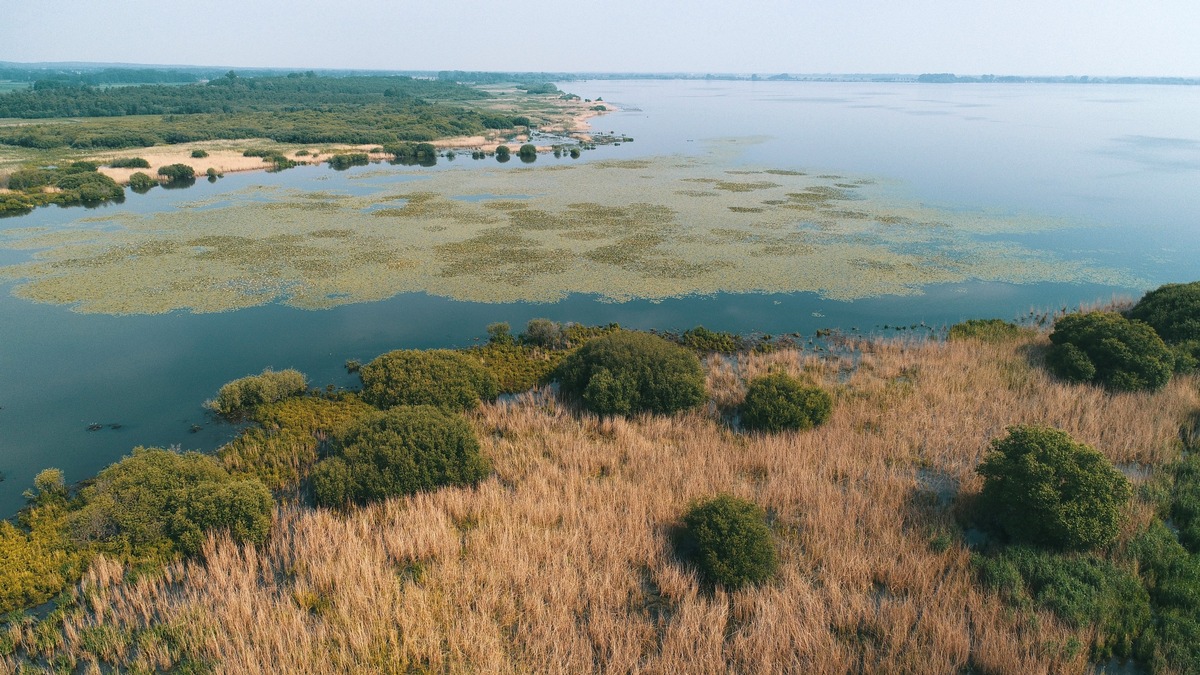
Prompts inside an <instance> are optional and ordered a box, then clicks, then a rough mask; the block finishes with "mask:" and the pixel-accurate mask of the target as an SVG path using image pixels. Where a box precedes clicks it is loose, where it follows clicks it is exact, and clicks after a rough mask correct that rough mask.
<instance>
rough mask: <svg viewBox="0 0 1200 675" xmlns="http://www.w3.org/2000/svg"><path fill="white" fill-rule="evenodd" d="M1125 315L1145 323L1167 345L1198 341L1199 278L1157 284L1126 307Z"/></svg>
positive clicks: (1199, 320) (1199, 321)
mask: <svg viewBox="0 0 1200 675" xmlns="http://www.w3.org/2000/svg"><path fill="white" fill-rule="evenodd" d="M1129 318H1131V319H1137V320H1139V321H1143V322H1145V323H1146V324H1148V325H1149V326H1150V327H1151V328H1153V329H1154V330H1155V332H1157V333H1158V335H1159V337H1161V338H1162V339H1163V341H1164V342H1166V343H1168V344H1177V343H1181V342H1187V341H1190V340H1200V281H1193V282H1192V283H1190V284H1165V285H1163V286H1159V287H1158V288H1156V289H1154V290H1153V291H1150V292H1149V293H1147V294H1146V295H1145V296H1143V297H1142V299H1141V300H1139V301H1138V303H1137V304H1136V305H1134V306H1133V309H1131V310H1129Z"/></svg>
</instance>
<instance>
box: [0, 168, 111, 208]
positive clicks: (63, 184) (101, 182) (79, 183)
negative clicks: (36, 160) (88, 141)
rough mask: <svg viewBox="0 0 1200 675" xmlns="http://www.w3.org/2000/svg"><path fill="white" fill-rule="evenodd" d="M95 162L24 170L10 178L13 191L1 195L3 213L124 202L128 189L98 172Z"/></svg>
mask: <svg viewBox="0 0 1200 675" xmlns="http://www.w3.org/2000/svg"><path fill="white" fill-rule="evenodd" d="M96 169H97V167H96V165H95V164H93V163H91V162H72V163H70V164H68V165H66V166H62V167H55V168H30V169H20V170H18V171H15V172H13V174H12V175H10V176H9V177H8V188H9V189H10V190H12V191H13V192H9V193H5V194H0V214H6V213H23V212H26V211H30V210H32V209H34V208H36V207H38V206H45V205H47V204H58V205H61V206H70V205H74V204H100V203H103V202H110V201H115V202H120V201H123V200H124V199H125V190H124V189H123V188H122V187H121V186H120V185H118V184H117V182H116V181H115V180H113V179H112V178H109V177H108V176H106V175H104V174H102V173H100V172H98V171H97V170H96Z"/></svg>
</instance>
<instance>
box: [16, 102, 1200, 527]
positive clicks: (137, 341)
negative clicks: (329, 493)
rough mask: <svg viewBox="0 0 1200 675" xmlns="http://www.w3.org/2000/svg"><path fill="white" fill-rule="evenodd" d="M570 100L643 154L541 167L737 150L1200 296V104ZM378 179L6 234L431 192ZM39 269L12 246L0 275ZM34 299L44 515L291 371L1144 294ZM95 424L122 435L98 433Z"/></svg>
mask: <svg viewBox="0 0 1200 675" xmlns="http://www.w3.org/2000/svg"><path fill="white" fill-rule="evenodd" d="M562 88H563V89H565V90H568V91H571V92H573V93H577V94H579V95H581V96H585V97H587V98H593V99H594V98H596V97H603V98H604V100H605V102H609V103H613V104H615V105H616V106H618V107H620V108H621V109H622V111H621V112H618V113H614V114H611V115H606V116H603V117H600V118H596V119H595V120H593V127H594V129H595V130H596V131H600V132H607V131H610V130H611V131H615V132H617V133H620V134H626V135H629V136H632V137H634V139H635V141H634V142H633V143H624V144H622V145H621V146H619V147H614V146H601V147H599V148H598V149H596V150H592V151H587V152H585V153H584V156H583V158H581V159H579V160H571V159H570V158H568V157H563V158H561V159H555V158H554V157H552V156H541V157H539V158H538V160H537V163H536V165H537V166H543V165H550V164H555V163H564V164H565V163H571V162H586V161H592V160H595V159H611V158H622V159H628V158H635V157H641V156H652V155H664V154H700V153H704V152H712V151H713V148H714V147H718V148H723V149H722V150H721V151H722V152H728V153H729V160H728V161H729V163H730V166H731V167H736V166H737V165H747V166H760V167H775V168H784V169H797V170H805V171H813V172H829V173H842V174H847V175H854V176H858V177H863V176H865V177H872V178H875V179H878V180H880V181H881V183H886V184H887V185H888V186H889V187H890V186H892V185H893V183H894V186H895V189H897V190H898V191H902V192H903V193H905V194H908V195H915V196H917V197H918V198H919V199H920V200H922V201H924V202H926V203H929V204H934V205H937V206H939V207H942V208H947V209H961V210H964V211H983V212H987V213H1000V214H1013V215H1014V216H1019V215H1024V214H1028V215H1033V216H1036V217H1052V218H1062V219H1064V221H1069V222H1070V223H1071V224H1072V225H1073V227H1069V228H1065V229H1061V230H1052V231H1045V232H1038V233H1031V234H1020V235H1011V234H1009V235H1004V237H1005V239H1006V240H1010V241H1016V242H1020V243H1022V244H1026V245H1028V246H1030V247H1033V248H1037V249H1041V250H1049V251H1053V252H1055V253H1056V254H1058V255H1060V256H1062V257H1063V258H1064V259H1068V260H1088V261H1092V262H1095V263H1098V264H1103V265H1107V266H1112V267H1115V268H1118V269H1122V270H1127V271H1129V272H1130V273H1132V274H1134V275H1136V276H1137V277H1139V278H1142V279H1144V280H1146V286H1154V285H1158V284H1160V283H1164V282H1168V281H1188V280H1193V279H1200V264H1198V263H1197V260H1200V257H1198V254H1200V189H1197V187H1198V186H1200V121H1198V120H1200V116H1196V115H1195V111H1196V110H1200V88H1194V87H1149V86H1116V85H1113V86H1108V85H1105V86H1067V85H1062V86H1059V85H950V86H939V85H915V84H878V85H876V84H868V83H828V84H826V83H782V82H780V83H748V82H714V83H709V82H695V81H680V82H662V81H654V82H607V81H605V82H572V83H564V84H563V85H562ZM714 139H737V140H736V141H733V142H717V143H714V142H713V141H714ZM473 164H475V165H480V166H482V165H485V164H486V165H487V166H491V167H494V166H496V162H495V160H494V159H492V160H479V161H477V160H472V159H470V157H469V155H463V154H459V155H458V158H457V159H456V160H455V161H453V162H447V161H446V160H444V159H443V160H440V161H439V163H438V165H437V166H436V167H431V168H428V169H425V170H427V171H441V170H444V169H446V168H448V167H461V166H463V165H467V166H471V165H473ZM504 166H505V167H506V168H507V167H512V168H520V167H522V166H527V165H522V164H521V163H519V162H510V163H508V164H506V165H504ZM378 168H379V167H377V166H367V167H355V168H352V169H350V170H347V171H332V170H330V169H328V168H327V167H324V166H322V167H298V168H296V169H292V170H289V171H284V172H281V173H275V174H268V173H245V174H230V175H228V176H227V177H225V178H223V179H221V180H219V181H217V182H216V183H209V182H207V181H200V182H198V183H196V184H195V185H194V186H192V187H190V188H188V189H184V190H173V191H166V190H157V189H156V190H152V191H150V192H149V193H148V194H145V195H134V194H130V195H129V196H128V198H127V199H126V200H125V202H124V203H123V204H119V205H115V204H114V205H109V206H105V207H100V208H97V209H92V210H84V209H80V208H72V209H64V208H57V207H52V208H43V209H39V210H37V211H35V212H34V213H32V214H30V215H28V216H23V217H19V218H7V219H3V220H0V231H2V230H4V229H7V228H25V227H35V226H51V227H53V226H58V225H63V224H66V223H70V222H72V221H74V220H76V219H78V218H80V217H85V216H92V215H106V214H108V213H114V212H120V211H131V212H135V213H152V212H157V211H163V210H170V209H174V208H177V207H178V205H180V204H182V203H186V202H194V201H198V200H216V201H214V202H213V205H214V207H215V205H218V204H220V203H222V195H226V194H228V195H229V200H234V199H243V200H244V199H253V198H254V197H253V195H249V196H247V194H244V193H243V194H240V195H236V194H234V193H238V192H239V191H243V192H244V191H245V190H246V189H247V188H253V187H254V186H259V185H263V186H272V187H292V188H296V189H300V190H305V191H320V190H328V191H333V192H340V193H345V194H370V193H372V192H375V191H377V190H378V188H379V186H380V185H384V184H388V183H395V182H397V181H402V180H403V181H408V180H420V176H419V175H417V176H411V175H407V176H397V175H392V176H376V175H375V173H373V172H376V173H377V170H378ZM518 196H519V195H518ZM506 197H510V196H509V195H506ZM30 253H31V252H26V251H0V264H11V263H14V262H18V261H20V260H23V259H25V258H27V256H28V255H30ZM10 290H11V284H9V285H4V286H0V383H3V385H4V386H3V387H2V388H0V472H3V473H4V474H5V475H6V480H4V481H3V482H0V515H10V514H12V513H13V512H15V511H16V509H17V508H19V507H20V505H21V504H22V498H21V493H22V491H23V490H25V489H26V488H27V487H29V486H30V484H31V482H32V479H33V476H34V475H35V474H36V473H37V471H39V470H41V469H43V468H46V467H51V466H54V467H58V468H61V469H63V470H64V471H65V472H66V475H67V479H68V480H69V481H77V480H81V479H83V478H87V477H89V476H92V475H94V474H95V473H96V472H97V471H99V470H100V469H102V468H103V467H104V466H106V465H108V464H110V463H111V462H113V461H115V460H117V459H119V458H120V457H121V456H122V455H124V454H127V453H128V452H129V450H130V449H131V448H133V447H135V446H137V445H147V446H172V445H178V446H180V447H182V448H184V449H199V450H206V451H211V450H213V449H215V448H216V447H218V446H219V445H220V444H221V443H223V442H225V441H226V440H228V439H229V438H231V437H232V435H233V434H234V433H235V432H236V429H235V428H233V427H231V426H229V425H226V424H222V423H219V422H217V421H215V420H213V419H212V418H211V417H209V416H208V415H207V414H206V413H205V411H204V409H203V408H202V405H201V404H202V403H203V401H204V400H205V399H207V398H210V397H212V396H213V395H214V394H215V393H216V391H217V389H218V388H219V387H220V385H221V384H223V383H224V382H227V381H229V380H231V379H233V378H236V377H240V376H243V375H247V374H250V373H257V372H259V371H261V370H262V369H263V368H264V367H268V366H270V367H273V368H276V369H280V368H289V367H294V368H298V369H300V370H302V371H304V372H305V373H307V374H308V376H309V378H310V381H311V383H312V384H313V385H314V386H325V385H327V384H332V385H335V386H354V385H355V384H356V383H357V380H356V379H355V378H354V377H353V376H350V375H348V374H347V373H346V372H345V370H344V367H343V364H344V363H345V361H346V360H347V359H359V360H361V361H364V362H365V361H367V360H370V359H371V358H373V357H374V356H376V355H378V354H380V353H382V352H385V351H388V350H390V349H396V348H428V347H445V346H467V345H471V344H475V343H476V341H478V340H481V339H482V338H483V337H484V335H485V330H484V328H485V326H486V325H487V324H489V323H492V322H496V321H507V322H508V323H509V324H511V325H512V326H513V328H514V330H519V329H520V328H521V327H523V326H524V325H525V323H526V322H527V321H528V320H529V319H531V318H536V317H546V318H550V319H553V320H557V321H575V322H579V323H585V324H607V323H612V322H616V323H620V324H621V325H623V326H627V327H631V328H640V329H658V330H684V329H687V328H691V327H693V326H696V325H698V324H702V325H704V326H706V327H708V328H711V329H714V330H724V331H733V332H747V331H758V332H765V333H773V334H780V333H801V334H803V335H806V336H808V335H812V334H813V333H815V332H816V331H817V330H818V329H823V328H838V329H841V330H843V331H846V332H854V331H858V332H860V333H872V332H874V333H879V334H888V335H891V334H895V333H894V332H889V331H884V330H883V326H884V325H888V326H895V325H904V326H908V325H912V324H921V323H924V324H925V325H927V326H944V325H948V324H951V323H955V322H957V321H961V320H964V319H968V318H986V317H1000V318H1006V319H1013V318H1019V317H1022V316H1027V315H1028V314H1029V312H1030V311H1031V310H1034V311H1046V310H1057V309H1061V308H1064V307H1068V308H1070V307H1075V306H1077V305H1078V304H1080V303H1081V302H1092V301H1095V300H1098V299H1106V298H1109V297H1111V296H1112V295H1114V294H1125V295H1136V294H1137V293H1139V292H1140V291H1141V290H1144V288H1114V287H1108V286H1095V285H1083V284H1062V283H1042V284H1025V285H1014V284H1004V283H981V282H969V283H962V284H948V285H938V286H930V287H926V288H924V289H923V291H924V292H923V294H921V295H915V296H903V297H899V296H883V297H877V298H869V299H864V300H857V301H854V302H840V301H833V300H828V299H823V298H821V297H819V296H818V295H817V294H812V293H790V294H715V295H711V296H691V297H682V298H673V299H667V300H664V301H661V302H649V301H632V302H625V303H611V302H602V301H600V300H598V299H596V298H594V297H591V296H582V295H572V296H569V297H568V298H566V299H564V300H561V301H559V302H555V303H547V304H531V303H510V304H486V303H472V302H461V301H455V300H450V299H447V298H442V297H436V296H431V295H426V294H420V293H415V294H404V295H399V296H396V297H393V298H390V299H388V300H384V301H381V302H373V303H363V304H355V305H346V306H342V307H337V308H334V309H329V310H321V311H306V310H300V309H295V308H291V307H286V306H282V305H268V306H263V307H256V308H251V309H244V310H238V311H233V312H225V313H218V314H203V315H196V314H189V313H185V312H173V313H169V314H165V315H154V316H106V315H95V314H79V313H75V312H72V311H70V308H68V307H61V306H52V305H42V304H35V303H31V302H27V301H24V300H21V299H18V298H15V297H13V296H12V295H11V293H10ZM906 334H907V333H906ZM90 425H101V428H99V429H97V430H94V431H89V430H88V427H89V426H90ZM114 426H119V428H113V427H114ZM197 427H198V430H197Z"/></svg>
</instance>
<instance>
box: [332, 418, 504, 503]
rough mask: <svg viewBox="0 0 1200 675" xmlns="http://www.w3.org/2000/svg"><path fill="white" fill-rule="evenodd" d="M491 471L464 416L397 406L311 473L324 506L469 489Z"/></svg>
mask: <svg viewBox="0 0 1200 675" xmlns="http://www.w3.org/2000/svg"><path fill="white" fill-rule="evenodd" d="M489 471H490V467H489V465H488V462H487V460H486V459H484V458H483V456H482V455H481V454H479V442H478V440H476V438H475V432H474V430H473V429H472V428H471V425H470V424H468V423H467V421H466V420H465V419H463V417H462V416H460V415H458V414H455V413H451V412H447V411H445V410H442V409H439V408H435V407H433V406H397V407H395V408H392V409H391V410H388V411H385V412H380V413H377V414H375V415H372V416H370V417H368V418H366V419H363V420H361V421H360V422H358V423H357V424H355V425H353V426H351V427H350V428H349V429H348V430H347V431H346V433H345V435H344V436H343V438H342V440H341V442H340V443H339V444H338V447H337V451H336V453H335V454H333V455H332V456H330V457H328V458H326V459H323V460H321V461H320V462H318V463H317V465H316V467H315V468H314V469H313V472H312V476H311V485H312V493H313V499H314V501H315V502H316V503H317V504H318V505H321V506H344V505H347V504H352V503H353V504H365V503H368V502H372V501H376V500H380V499H386V498H388V497H392V496H399V495H409V494H414V493H416V492H421V491H426V490H436V489H437V488H440V487H443V486H469V485H475V484H476V483H478V482H479V481H481V480H483V479H484V478H485V477H486V476H487V474H488V473H489Z"/></svg>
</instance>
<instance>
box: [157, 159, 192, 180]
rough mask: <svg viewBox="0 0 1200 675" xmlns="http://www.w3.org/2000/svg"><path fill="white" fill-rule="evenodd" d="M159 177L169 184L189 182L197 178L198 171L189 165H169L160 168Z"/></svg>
mask: <svg viewBox="0 0 1200 675" xmlns="http://www.w3.org/2000/svg"><path fill="white" fill-rule="evenodd" d="M158 175H160V176H162V177H163V178H165V179H166V180H167V181H168V182H172V183H173V182H176V181H188V180H192V179H194V178H195V177H196V170H195V169H193V168H192V167H190V166H188V165H187V164H168V165H166V166H160V167H158Z"/></svg>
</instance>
